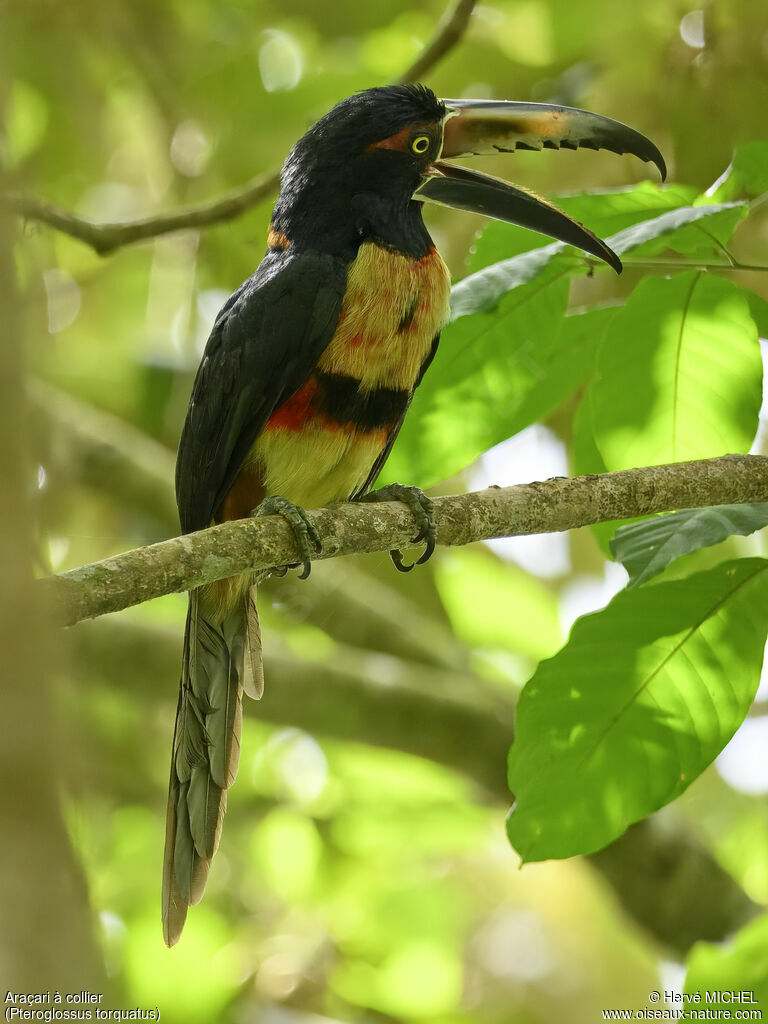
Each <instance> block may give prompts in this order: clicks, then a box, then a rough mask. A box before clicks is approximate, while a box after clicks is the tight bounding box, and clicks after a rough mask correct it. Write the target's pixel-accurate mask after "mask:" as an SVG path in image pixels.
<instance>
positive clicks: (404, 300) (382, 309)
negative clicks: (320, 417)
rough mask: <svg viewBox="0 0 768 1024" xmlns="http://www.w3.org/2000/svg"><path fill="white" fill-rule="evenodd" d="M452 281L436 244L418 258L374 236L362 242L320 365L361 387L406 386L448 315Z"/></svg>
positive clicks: (363, 388) (410, 381)
mask: <svg viewBox="0 0 768 1024" xmlns="http://www.w3.org/2000/svg"><path fill="white" fill-rule="evenodd" d="M450 288H451V281H450V276H449V274H448V268H447V267H446V265H445V263H444V262H443V260H442V257H441V256H440V254H439V253H437V252H435V251H434V250H433V251H432V252H430V253H428V254H427V255H426V256H424V257H423V258H422V259H420V260H414V259H412V258H411V257H409V256H403V255H402V254H401V253H397V252H392V251H391V250H389V249H384V248H382V247H381V246H379V245H376V244H374V243H373V242H365V243H363V245H361V246H360V249H359V251H358V254H357V257H356V258H355V260H354V261H353V262H352V263H351V265H350V267H349V273H348V277H347V291H346V294H345V296H344V303H343V305H342V307H341V316H340V317H339V323H338V326H337V328H336V332H335V334H334V336H333V338H332V339H331V343H330V344H329V345H328V348H326V350H325V352H323V354H322V356H321V357H320V361H319V364H318V365H319V369H320V370H321V371H323V372H324V373H337V374H343V375H344V376H348V377H355V378H357V379H358V380H359V381H360V382H361V383H360V390H361V391H362V392H365V391H370V390H372V389H373V388H377V387H385V388H395V389H402V390H410V389H411V388H412V387H413V385H414V383H415V382H416V378H417V377H418V374H419V370H420V369H421V365H422V363H423V362H424V359H425V358H426V357H427V355H428V354H429V351H430V349H431V346H432V341H433V339H434V337H435V335H436V334H437V333H438V331H439V330H440V329H441V327H442V326H443V325H444V324H445V322H446V320H447V318H448V297H449V294H450Z"/></svg>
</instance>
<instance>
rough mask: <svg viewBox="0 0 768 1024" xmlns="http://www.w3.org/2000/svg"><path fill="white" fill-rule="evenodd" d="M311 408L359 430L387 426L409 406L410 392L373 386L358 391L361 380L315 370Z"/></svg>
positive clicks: (396, 420) (398, 418)
mask: <svg viewBox="0 0 768 1024" xmlns="http://www.w3.org/2000/svg"><path fill="white" fill-rule="evenodd" d="M315 379H316V381H317V391H316V392H315V394H314V396H313V398H312V408H313V409H315V410H317V412H319V413H322V414H323V415H324V416H327V417H328V419H331V420H335V421H336V422H337V423H340V424H347V423H353V424H354V425H355V426H356V427H357V428H358V429H360V430H375V429H376V428H379V427H388V426H391V425H392V424H394V423H397V422H398V421H399V420H400V417H401V416H402V415H403V414H404V412H405V410H406V408H407V407H408V400H409V398H410V394H411V393H410V391H402V390H399V389H394V388H373V389H372V390H371V391H363V392H361V391H360V381H359V380H356V379H355V378H354V377H345V376H342V375H341V374H335V373H317V374H316V378H315Z"/></svg>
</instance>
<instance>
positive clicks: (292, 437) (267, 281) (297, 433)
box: [163, 85, 664, 945]
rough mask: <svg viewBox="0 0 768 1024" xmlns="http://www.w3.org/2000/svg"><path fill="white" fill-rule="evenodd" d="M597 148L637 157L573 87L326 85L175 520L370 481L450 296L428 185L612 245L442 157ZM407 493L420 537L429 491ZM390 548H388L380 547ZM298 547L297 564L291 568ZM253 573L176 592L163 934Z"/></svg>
mask: <svg viewBox="0 0 768 1024" xmlns="http://www.w3.org/2000/svg"><path fill="white" fill-rule="evenodd" d="M579 147H586V148H589V149H608V150H611V151H612V152H614V153H632V154H634V155H635V156H638V157H640V158H641V159H642V160H646V161H648V160H651V161H653V162H654V163H655V164H656V165H657V166H658V168H659V170H660V172H661V174H662V176H663V175H664V162H663V159H662V157H661V154H660V153H659V151H658V150H657V149H656V147H655V146H654V145H653V144H652V143H651V142H650V141H649V140H648V139H646V138H645V137H644V136H643V135H641V134H639V133H638V132H636V131H634V130H633V129H631V128H628V127H627V126H626V125H623V124H620V123H618V122H616V121H612V120H610V119H608V118H606V117H600V116H598V115H595V114H590V113H587V112H585V111H582V110H575V109H572V108H569V107H558V106H551V105H548V104H536V103H511V102H510V103H508V102H502V101H499V102H494V101H485V100H480V101H475V100H445V101H441V100H438V99H437V98H436V97H435V96H434V94H433V93H432V92H431V91H430V90H429V89H427V88H425V87H423V86H418V85H417V86H411V85H407V86H391V87H385V88H377V89H369V90H367V91H365V92H361V93H358V94H357V95H355V96H352V97H350V98H348V99H345V100H343V101H342V102H341V103H339V104H337V105H336V106H335V107H334V108H333V109H332V110H331V111H330V113H328V114H326V115H325V117H323V118H321V119H320V120H319V121H318V122H317V123H316V124H315V125H314V126H313V127H312V128H310V129H309V131H308V132H307V133H306V134H305V135H304V136H303V137H302V138H301V139H300V140H299V141H298V142H297V143H296V145H295V146H294V147H293V149H292V150H291V153H290V155H289V156H288V159H287V160H286V162H285V165H284V167H283V172H282V187H281V191H280V195H279V197H278V199H277V204H276V206H275V209H274V214H273V218H272V223H271V226H270V232H269V238H268V251H267V253H266V255H265V256H264V259H263V260H262V261H261V263H260V264H259V266H258V268H257V269H256V272H255V273H254V274H253V276H252V277H250V278H249V279H248V280H247V281H245V283H244V284H242V285H241V286H240V287H239V288H238V289H237V291H236V292H235V293H234V294H233V295H232V296H231V297H230V298H229V299H228V300H227V302H226V303H225V305H224V307H223V308H222V310H221V312H220V313H219V315H218V317H217V319H216V322H215V324H214V326H213V330H212V332H211V336H210V338H209V339H208V343H207V346H206V349H205V353H204V355H203V359H202V362H201V364H200V368H199V370H198V373H197V377H196V379H195V383H194V387H193V391H192V398H191V401H190V405H189V411H188V414H187V419H186V423H185V425H184V430H183V433H182V437H181V443H180V446H179V453H178V462H177V472H176V492H177V498H178V506H179V515H180V518H181V527H182V530H183V531H184V532H185V533H187V532H191V531H193V530H200V529H203V528H204V527H207V526H209V525H211V524H212V523H214V522H222V521H224V520H229V519H237V518H242V517H245V516H248V515H251V514H252V512H253V510H255V509H257V507H260V511H262V512H273V511H277V512H280V513H282V514H285V516H286V518H288V519H289V522H291V523H292V524H293V525H294V528H295V530H296V531H297V539H298V540H300V542H301V544H300V547H301V549H302V551H305V552H307V554H306V557H307V558H309V557H310V554H311V544H312V543H314V542H315V540H316V538H314V537H313V536H312V535H311V533H308V530H307V523H306V520H305V519H304V518H303V515H302V513H301V510H300V508H297V507H296V506H304V507H309V508H313V507H316V506H320V505H324V504H326V503H328V502H331V501H344V500H348V499H351V500H354V499H360V498H362V497H364V496H369V492H370V488H371V487H372V486H373V484H374V482H375V480H376V477H377V476H378V474H379V471H380V470H381V467H382V465H383V463H384V461H385V459H386V458H387V455H388V453H389V451H390V448H391V447H392V444H393V442H394V440H395V437H396V436H397V433H398V430H399V428H400V425H401V424H402V422H403V417H404V416H405V413H406V410H407V409H408V405H409V404H410V401H411V398H412V396H413V392H414V389H415V388H416V387H417V386H418V384H419V382H420V381H421V378H422V376H423V375H424V372H425V371H426V369H427V367H428V366H429V364H430V362H431V360H432V358H433V357H434V355H435V350H436V348H437V342H438V338H439V335H440V329H441V327H442V326H443V324H444V323H445V321H446V318H447V315H448V298H449V290H450V280H449V275H448V270H447V268H446V266H445V264H444V262H443V260H442V259H441V258H440V256H439V254H438V253H437V252H436V251H435V247H434V245H433V244H432V240H431V238H430V236H429V234H428V232H427V230H426V228H425V226H424V222H423V220H422V202H423V201H430V202H436V203H441V204H444V205H447V206H451V207H456V208H459V209H464V210H474V211H478V212H481V213H483V214H485V215H487V216H489V217H495V218H498V219H501V220H506V221H510V222H512V223H516V224H520V225H523V226H525V227H529V228H533V229H535V230H538V231H541V232H543V233H545V234H548V235H550V236H552V237H554V238H557V239H560V240H562V241H564V242H567V243H569V244H572V245H575V246H578V247H580V248H582V249H583V250H585V251H586V252H588V253H591V254H592V255H593V256H596V257H598V258H599V259H602V260H604V261H606V262H607V263H609V264H610V265H611V266H612V267H613V268H614V269H615V270H616V271H619V270H620V269H621V263H620V261H619V259H618V257H617V256H616V254H615V253H613V252H612V251H611V250H610V249H609V248H608V247H607V246H606V245H605V243H604V242H602V241H601V240H600V239H599V238H597V237H596V236H595V235H593V234H592V232H591V231H589V230H588V229H587V228H585V227H583V226H582V225H580V224H578V223H576V222H575V221H573V220H571V219H570V218H569V217H568V216H566V214H564V213H563V212H561V211H560V210H558V209H557V208H556V207H554V206H552V205H551V204H549V203H547V202H545V201H544V200H542V199H540V198H538V197H537V196H535V195H533V194H532V193H529V192H527V191H525V190H523V189H520V188H516V187H514V186H513V185H509V184H507V183H506V182H504V181H501V180H500V179H497V178H493V177H490V176H488V175H485V174H479V173H476V172H473V171H469V170H467V169H466V168H464V167H460V166H457V165H455V164H452V163H444V162H443V160H442V159H441V158H452V157H460V156H468V155H471V154H481V153H497V152H503V153H506V152H512V151H514V150H515V149H542V148H545V149H547V148H549V149H561V148H565V149H577V148H579ZM376 495H379V496H381V497H382V498H386V499H391V498H400V499H403V500H406V501H407V503H408V504H409V507H411V508H412V510H413V511H414V514H415V518H416V519H417V521H418V523H419V526H420V534H419V539H420V540H426V541H427V548H426V551H425V553H424V555H423V556H422V559H420V560H424V558H425V557H428V556H429V554H431V551H432V548H433V547H434V526H433V523H432V522H431V515H430V510H429V504H428V501H426V500H425V499H423V495H421V493H420V492H417V490H416V488H405V487H403V488H400V487H398V485H395V488H394V489H392V488H385V489H384V490H383V491H379V492H375V493H374V497H375V496H376ZM393 558H394V559H395V561H396V564H399V567H401V568H406V567H405V566H402V563H401V562H400V560H399V552H394V553H393ZM307 570H308V565H307V566H305V572H306V571H307ZM252 583H253V581H252V580H251V578H249V577H246V578H244V579H235V580H228V581H224V582H222V583H220V584H216V585H212V586H208V587H203V588H200V589H199V590H196V591H193V592H192V593H191V594H190V600H189V612H188V615H187V625H186V634H185V640H184V650H183V664H182V671H181V688H180V693H179V703H178V710H177V714H176V727H175V734H174V739H173V753H172V762H171V780H170V792H169V798H168V817H167V831H166V847H165V862H164V879H163V929H164V935H165V941H166V942H167V943H168V945H173V943H175V942H176V941H177V939H178V938H179V935H180V934H181V930H182V928H183V925H184V921H185V918H186V914H187V907H188V906H189V905H190V904H195V903H197V902H199V900H200V899H201V897H202V894H203V889H204V887H205V882H206V876H207V873H208V867H209V865H210V862H211V858H212V857H213V854H214V852H215V851H216V848H217V846H218V843H219V837H220V834H221V826H222V818H223V815H224V810H225V807H226V802H227V790H228V789H229V787H230V786H231V785H232V783H233V782H234V779H235V773H236V771H237V762H238V755H239V751H240V727H241V719H242V694H243V691H244V690H245V692H246V693H248V694H250V695H251V696H252V697H255V698H258V697H259V696H260V695H261V689H262V670H261V639H260V632H259V624H258V618H257V615H256V607H255V593H254V592H255V586H252Z"/></svg>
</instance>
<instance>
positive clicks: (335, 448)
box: [249, 422, 387, 508]
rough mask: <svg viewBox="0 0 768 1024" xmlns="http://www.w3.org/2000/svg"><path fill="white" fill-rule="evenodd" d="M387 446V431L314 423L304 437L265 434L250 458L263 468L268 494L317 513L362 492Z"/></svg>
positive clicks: (299, 434)
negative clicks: (345, 428) (361, 430)
mask: <svg viewBox="0 0 768 1024" xmlns="http://www.w3.org/2000/svg"><path fill="white" fill-rule="evenodd" d="M386 441H387V431H386V430H371V431H366V432H365V433H359V432H358V431H355V430H352V431H350V430H340V429H338V428H335V429H334V428H333V427H330V428H329V427H327V426H324V425H322V424H320V423H317V422H315V423H308V424H307V425H306V426H305V427H304V428H303V429H302V430H300V431H291V430H265V431H263V432H262V433H261V435H260V436H259V438H258V439H257V441H256V443H255V444H254V446H253V448H251V453H250V456H249V458H250V459H254V460H255V461H257V462H259V463H261V465H262V466H263V471H264V483H265V490H266V493H267V494H281V495H282V496H283V497H285V498H288V500H289V501H292V502H294V504H296V505H301V506H303V507H304V508H319V507H320V506H322V505H327V504H328V502H329V501H346V500H347V499H348V498H349V496H350V494H353V493H354V492H355V491H356V490H357V489H358V488H359V487H362V485H363V484H364V483H365V481H366V478H367V477H368V473H369V472H370V469H371V466H372V465H373V464H374V462H375V461H376V458H377V456H378V454H379V452H380V451H381V449H382V448H383V447H384V445H385V444H386Z"/></svg>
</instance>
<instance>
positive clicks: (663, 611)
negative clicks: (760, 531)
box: [507, 558, 768, 860]
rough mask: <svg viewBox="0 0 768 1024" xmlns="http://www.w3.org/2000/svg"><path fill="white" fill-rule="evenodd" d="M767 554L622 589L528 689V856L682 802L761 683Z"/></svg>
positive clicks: (523, 700) (521, 826) (522, 753)
mask: <svg viewBox="0 0 768 1024" xmlns="http://www.w3.org/2000/svg"><path fill="white" fill-rule="evenodd" d="M766 570H768V561H765V560H764V559H758V558H754V559H741V560H738V561H731V562H725V563H723V564H722V565H718V566H716V567H715V568H714V569H710V570H708V571H707V572H701V573H697V574H696V575H694V576H691V577H689V578H688V579H685V580H675V581H673V582H669V583H660V584H659V585H658V586H655V587H649V588H648V589H645V590H642V589H641V590H629V591H623V592H622V593H620V594H618V595H617V596H616V597H615V598H614V599H613V601H612V602H611V603H610V604H609V605H608V607H607V608H604V609H603V610H602V611H600V612H596V613H595V614H593V615H587V616H584V617H583V618H581V619H579V620H578V621H577V622H576V624H575V625H574V627H573V630H572V632H571V636H570V639H569V641H568V643H567V644H566V646H565V647H564V648H563V649H562V650H561V651H560V653H559V654H557V655H556V656H555V657H554V658H552V659H550V660H549V661H545V662H543V663H542V664H541V665H540V666H539V669H538V671H537V672H536V674H535V675H534V676H533V678H532V679H531V680H530V682H529V683H528V684H527V685H526V686H525V688H524V689H523V692H522V695H521V697H520V702H519V704H518V711H517V724H516V739H515V742H514V744H513V746H512V749H511V751H510V758H509V785H510V788H511V790H512V792H513V793H514V794H515V796H516V803H515V805H514V807H513V809H512V811H511V813H510V816H509V818H508V822H507V831H508V834H509V838H510V840H511V842H512V844H513V846H514V847H515V849H516V850H517V851H518V853H519V854H520V856H521V857H522V858H523V859H524V860H544V859H545V858H548V857H571V856H573V855H575V854H580V853H591V852H593V851H594V850H598V849H600V848H601V847H603V846H605V845H606V844H607V843H609V842H611V841H612V840H613V839H615V838H617V836H620V835H621V834H622V833H623V832H624V831H625V829H626V828H627V827H628V826H629V825H630V824H632V822H635V821H638V820H639V819H640V818H643V817H645V815H647V814H650V813H651V812H652V811H655V810H657V809H658V808H659V807H662V806H663V805H664V804H667V803H669V802H670V800H674V799H675V797H677V796H679V795H680V793H682V792H683V790H685V789H686V788H687V787H688V786H689V785H690V784H691V782H693V780H694V779H695V778H696V777H697V776H698V775H699V774H700V773H701V772H702V771H703V770H704V768H706V766H707V765H708V764H709V763H710V762H711V761H712V760H713V759H714V758H715V757H716V756H717V754H718V753H719V752H720V751H721V750H722V748H723V747H724V746H725V744H726V743H727V742H728V740H729V739H730V738H731V736H732V735H733V734H734V732H735V731H736V729H737V728H738V726H739V725H740V724H741V722H742V720H743V719H744V716H745V715H746V713H747V710H748V708H749V705H750V704H751V702H752V700H753V698H754V695H755V691H756V690H757V686H758V683H759V681H760V670H761V666H762V661H763V649H764V647H765V639H766V632H768V617H767V616H766V615H765V612H764V609H765V607H766V602H768V572H766Z"/></svg>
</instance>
